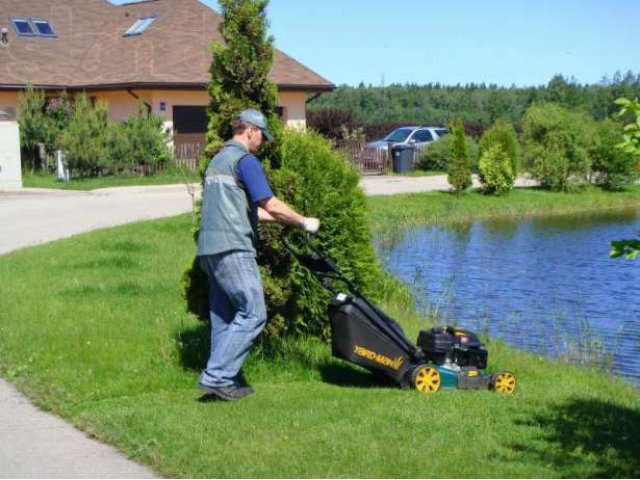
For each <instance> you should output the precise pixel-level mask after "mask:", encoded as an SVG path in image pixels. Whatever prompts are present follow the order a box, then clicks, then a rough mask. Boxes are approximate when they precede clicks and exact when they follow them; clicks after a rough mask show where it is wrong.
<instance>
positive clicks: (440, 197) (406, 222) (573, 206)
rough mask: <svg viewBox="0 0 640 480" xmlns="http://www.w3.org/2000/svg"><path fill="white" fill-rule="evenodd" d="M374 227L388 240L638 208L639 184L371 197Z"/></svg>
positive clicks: (374, 230) (639, 203) (373, 229)
mask: <svg viewBox="0 0 640 480" xmlns="http://www.w3.org/2000/svg"><path fill="white" fill-rule="evenodd" d="M368 204H369V207H370V210H371V229H372V231H373V233H374V235H375V236H376V237H377V238H386V237H388V236H390V235H393V234H394V232H395V233H399V232H402V231H403V230H405V229H406V228H409V227H415V226H421V225H428V224H440V225H442V224H448V223H460V222H469V221H472V220H477V219H481V218H492V217H516V218H518V217H526V216H534V215H553V214H562V213H579V212H593V211H602V210H609V209H621V208H630V207H639V208H640V186H637V185H636V186H631V187H628V188H627V189H626V190H623V191H621V192H605V191H602V190H595V189H594V190H588V191H585V192H580V193H561V192H550V191H546V190H539V189H529V188H527V189H515V190H513V191H511V192H510V193H509V194H508V195H505V196H502V197H496V196H488V195H483V194H482V193H481V192H478V191H471V192H467V193H466V194H464V195H461V196H460V197H456V196H455V195H453V194H451V193H449V192H422V193H413V194H403V195H394V196H392V197H384V196H371V197H369V198H368Z"/></svg>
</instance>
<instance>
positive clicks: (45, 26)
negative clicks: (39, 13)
mask: <svg viewBox="0 0 640 480" xmlns="http://www.w3.org/2000/svg"><path fill="white" fill-rule="evenodd" d="M31 23H32V24H33V26H34V27H36V31H37V32H38V35H39V36H41V37H55V36H56V32H54V31H53V28H52V27H51V24H50V23H49V21H48V20H42V19H39V18H32V19H31Z"/></svg>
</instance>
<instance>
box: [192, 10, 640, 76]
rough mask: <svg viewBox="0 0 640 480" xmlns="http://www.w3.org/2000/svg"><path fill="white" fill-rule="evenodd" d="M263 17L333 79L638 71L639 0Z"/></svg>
mask: <svg viewBox="0 0 640 480" xmlns="http://www.w3.org/2000/svg"><path fill="white" fill-rule="evenodd" d="M200 1H202V3H204V4H206V5H208V6H210V7H212V8H213V9H214V10H217V11H220V7H219V4H218V2H217V0H200ZM267 16H268V19H269V22H270V28H269V31H270V34H271V35H273V37H274V39H275V46H276V48H278V49H279V50H281V51H283V52H284V53H286V54H287V55H290V56H291V57H293V58H295V59H296V60H298V61H300V62H301V63H303V64H304V65H305V66H307V67H308V68H310V69H311V70H313V71H315V72H316V73H318V74H320V75H321V76H323V77H324V78H326V79H327V80H329V81H331V82H332V83H334V84H336V85H343V84H347V85H353V86H357V85H358V84H360V82H363V83H364V84H365V85H373V86H381V85H390V84H392V83H396V84H405V83H415V84H418V85H423V84H427V83H435V82H440V83H441V84H446V85H456V84H462V85H464V84H467V83H486V84H496V85H499V86H507V87H508V86H511V85H515V86H518V87H524V86H538V85H546V84H547V83H548V82H549V80H551V78H552V77H553V76H554V75H556V74H560V75H563V76H564V77H565V78H567V79H571V78H573V79H574V80H575V81H577V82H578V83H582V84H586V83H588V84H595V83H600V82H601V81H602V79H603V77H605V76H606V77H608V78H609V79H612V78H613V76H614V74H615V72H616V71H620V72H621V73H622V74H624V73H626V72H627V71H629V70H631V71H633V73H634V74H636V75H638V74H640V0H535V1H534V0H484V1H482V0H439V1H438V2H435V1H433V0H417V1H404V2H399V3H397V2H394V1H389V0H386V1H383V0H270V2H269V6H268V8H267Z"/></svg>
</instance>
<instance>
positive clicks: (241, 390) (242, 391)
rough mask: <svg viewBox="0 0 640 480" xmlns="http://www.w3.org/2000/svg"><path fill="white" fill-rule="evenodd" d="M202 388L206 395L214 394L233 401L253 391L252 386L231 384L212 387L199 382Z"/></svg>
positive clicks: (221, 398)
mask: <svg viewBox="0 0 640 480" xmlns="http://www.w3.org/2000/svg"><path fill="white" fill-rule="evenodd" d="M198 387H199V388H200V390H201V391H202V392H203V393H204V394H206V395H213V396H214V397H216V398H219V399H220V400H224V401H226V402H231V401H234V400H240V399H242V398H244V397H246V396H247V395H251V394H252V393H253V388H251V387H237V386H236V385H229V386H226V387H210V386H209V385H203V384H202V383H200V384H198Z"/></svg>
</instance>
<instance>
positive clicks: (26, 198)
mask: <svg viewBox="0 0 640 480" xmlns="http://www.w3.org/2000/svg"><path fill="white" fill-rule="evenodd" d="M518 185H520V186H528V185H533V183H532V182H531V181H530V180H529V179H526V178H521V179H519V180H518ZM361 186H362V188H363V189H364V191H365V192H366V193H367V194H368V195H391V194H396V193H413V192H419V191H426V190H447V189H449V185H448V184H447V182H446V177H445V176H437V177H398V176H380V177H366V178H363V179H362V181H361ZM191 209H192V197H191V195H190V194H189V193H188V189H187V186H186V185H169V186H153V187H122V188H107V189H100V190H95V191H90V192H78V191H61V190H44V189H22V190H11V191H0V255H2V254H6V253H8V252H11V251H14V250H17V249H20V248H24V247H28V246H32V245H37V244H41V243H45V242H50V241H53V240H57V239H60V238H65V237H69V236H72V235H76V234H79V233H83V232H87V231H89V230H95V229H97V228H103V227H111V226H114V225H120V224H124V223H130V222H136V221H140V220H149V219H153V218H161V217H168V216H172V215H178V214H180V213H185V212H189V211H191ZM3 281H6V279H3ZM153 476H154V473H153V472H152V471H151V470H149V469H148V468H146V467H142V466H140V465H137V464H136V463H134V462H131V461H129V460H127V459H126V458H125V457H124V456H123V455H122V454H121V453H120V452H118V451H117V450H116V449H115V448H113V447H110V446H107V445H104V444H102V443H100V442H98V441H96V440H94V439H91V438H89V437H88V436H87V435H86V434H85V433H83V432H81V431H79V430H77V429H75V428H74V427H72V426H70V425H68V424H67V423H66V422H63V421H62V420H60V419H58V418H57V417H55V416H53V415H51V414H48V413H45V412H43V411H41V410H39V409H38V408H36V407H35V406H34V405H33V404H32V403H31V402H30V401H29V400H28V399H27V398H25V397H24V396H22V395H21V394H20V393H18V392H17V391H16V389H15V388H14V387H13V386H12V385H11V384H9V383H8V382H6V381H4V380H2V379H0V478H152V477H153Z"/></svg>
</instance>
